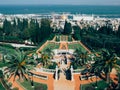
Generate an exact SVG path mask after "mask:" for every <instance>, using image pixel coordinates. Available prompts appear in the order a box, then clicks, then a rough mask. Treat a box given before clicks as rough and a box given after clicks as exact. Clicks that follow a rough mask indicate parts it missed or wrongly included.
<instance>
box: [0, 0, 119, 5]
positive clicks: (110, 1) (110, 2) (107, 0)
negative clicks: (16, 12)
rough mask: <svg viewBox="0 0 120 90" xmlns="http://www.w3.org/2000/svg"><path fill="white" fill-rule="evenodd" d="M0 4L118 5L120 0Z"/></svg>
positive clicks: (42, 0) (1, 1)
mask: <svg viewBox="0 0 120 90" xmlns="http://www.w3.org/2000/svg"><path fill="white" fill-rule="evenodd" d="M0 4H47V5H49V4H71V5H120V0H0Z"/></svg>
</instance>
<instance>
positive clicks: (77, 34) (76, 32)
mask: <svg viewBox="0 0 120 90" xmlns="http://www.w3.org/2000/svg"><path fill="white" fill-rule="evenodd" d="M73 29H74V34H73V38H74V39H75V40H81V36H80V34H81V33H80V32H81V29H80V27H79V26H73Z"/></svg>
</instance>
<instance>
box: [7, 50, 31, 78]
mask: <svg viewBox="0 0 120 90" xmlns="http://www.w3.org/2000/svg"><path fill="white" fill-rule="evenodd" d="M13 51H14V52H13V53H11V54H10V57H9V61H8V66H7V68H6V69H5V73H10V77H9V78H11V77H12V76H14V80H15V78H16V76H18V77H19V79H22V78H23V77H24V78H25V79H26V80H27V77H26V76H25V74H27V72H28V70H29V69H30V67H29V66H28V65H27V64H28V63H27V60H28V56H27V54H25V53H24V52H21V51H16V50H13Z"/></svg>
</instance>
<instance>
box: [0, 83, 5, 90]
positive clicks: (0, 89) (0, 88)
mask: <svg viewBox="0 0 120 90" xmlns="http://www.w3.org/2000/svg"><path fill="white" fill-rule="evenodd" d="M0 90H5V88H4V87H3V86H2V84H1V82H0Z"/></svg>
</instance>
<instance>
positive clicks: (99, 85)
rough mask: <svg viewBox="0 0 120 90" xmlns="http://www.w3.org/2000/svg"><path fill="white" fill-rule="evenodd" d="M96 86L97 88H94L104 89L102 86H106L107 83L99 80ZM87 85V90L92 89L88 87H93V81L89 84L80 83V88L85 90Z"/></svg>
mask: <svg viewBox="0 0 120 90" xmlns="http://www.w3.org/2000/svg"><path fill="white" fill-rule="evenodd" d="M97 86H98V88H97V89H95V90H104V88H106V87H107V86H108V84H107V83H106V82H105V81H103V80H101V81H98V82H97ZM87 87H88V88H89V90H92V89H90V88H91V87H93V88H94V87H95V83H90V84H84V85H82V90H86V88H87ZM87 90H88V89H87ZM93 90H94V89H93Z"/></svg>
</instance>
